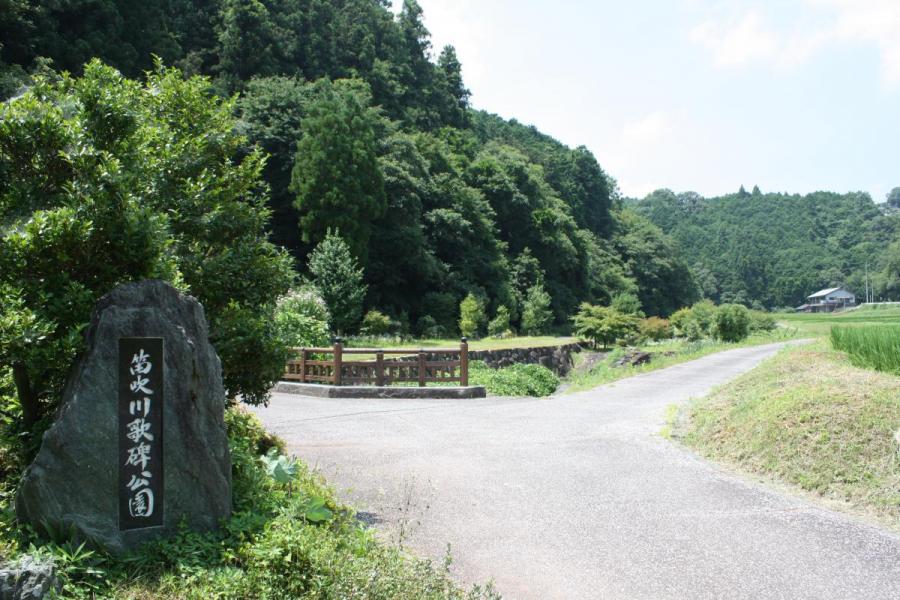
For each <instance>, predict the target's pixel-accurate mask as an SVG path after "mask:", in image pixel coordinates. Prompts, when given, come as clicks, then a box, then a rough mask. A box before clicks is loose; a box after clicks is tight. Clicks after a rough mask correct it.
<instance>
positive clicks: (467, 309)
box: [459, 294, 487, 338]
mask: <svg viewBox="0 0 900 600" xmlns="http://www.w3.org/2000/svg"><path fill="white" fill-rule="evenodd" d="M486 319H487V317H486V316H485V314H484V303H483V302H482V301H481V300H479V299H478V298H476V297H475V296H474V295H473V294H469V295H468V296H466V297H465V298H464V299H463V301H462V302H460V303H459V331H460V333H462V335H463V337H470V338H475V337H478V335H479V333H481V328H482V326H483V325H484V322H485V320H486Z"/></svg>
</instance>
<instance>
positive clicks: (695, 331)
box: [669, 300, 719, 342]
mask: <svg viewBox="0 0 900 600" xmlns="http://www.w3.org/2000/svg"><path fill="white" fill-rule="evenodd" d="M718 310H719V309H718V308H717V307H716V305H715V304H713V302H712V301H711V300H701V301H699V302H696V303H695V304H694V305H693V306H691V307H690V308H681V309H679V310H677V311H675V312H674V313H672V315H671V316H670V317H669V323H671V325H672V326H673V327H674V329H675V334H676V335H678V336H680V337H683V338H687V339H688V340H690V341H692V342H696V341H699V340H702V339H704V338H712V337H715V336H716V316H717V314H718Z"/></svg>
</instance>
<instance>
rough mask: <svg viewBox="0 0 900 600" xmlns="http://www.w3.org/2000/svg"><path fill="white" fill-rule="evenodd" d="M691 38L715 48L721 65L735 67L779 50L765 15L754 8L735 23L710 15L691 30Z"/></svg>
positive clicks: (716, 62)
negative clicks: (714, 18) (763, 17)
mask: <svg viewBox="0 0 900 600" xmlns="http://www.w3.org/2000/svg"><path fill="white" fill-rule="evenodd" d="M691 40H693V41H694V42H697V43H698V44H701V45H703V46H706V47H707V48H709V49H710V50H712V52H713V56H714V58H713V60H714V62H715V64H716V65H717V66H720V67H731V66H738V65H743V64H746V63H749V62H753V61H756V60H762V59H771V58H772V57H774V56H775V55H777V53H778V41H777V40H776V38H775V35H774V34H773V33H772V32H771V31H767V30H766V29H765V25H764V23H763V19H762V17H761V16H760V15H759V14H758V13H756V12H755V11H750V12H747V13H746V14H744V15H743V16H742V17H740V18H739V19H738V20H736V21H734V22H731V23H722V22H720V21H716V20H713V19H710V20H708V21H706V22H704V23H701V24H700V25H698V26H696V27H695V28H694V29H693V30H691Z"/></svg>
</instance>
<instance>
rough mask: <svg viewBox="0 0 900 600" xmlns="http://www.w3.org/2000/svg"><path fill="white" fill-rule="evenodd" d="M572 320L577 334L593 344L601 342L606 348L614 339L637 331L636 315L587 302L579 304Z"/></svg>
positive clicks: (624, 337)
mask: <svg viewBox="0 0 900 600" xmlns="http://www.w3.org/2000/svg"><path fill="white" fill-rule="evenodd" d="M572 321H573V323H574V324H575V333H576V334H577V335H578V336H580V337H581V338H583V339H586V340H590V341H591V342H593V343H594V345H598V344H603V347H604V348H608V347H609V346H610V344H613V343H615V342H616V340H620V339H622V340H624V339H626V338H628V337H630V336H632V335H634V334H637V333H638V320H637V318H636V317H633V316H631V315H626V314H624V313H621V312H619V311H618V310H616V309H614V308H610V307H607V306H594V305H592V304H588V303H587V302H585V303H583V304H582V305H581V307H580V308H579V309H578V314H576V315H575V316H574V317H572Z"/></svg>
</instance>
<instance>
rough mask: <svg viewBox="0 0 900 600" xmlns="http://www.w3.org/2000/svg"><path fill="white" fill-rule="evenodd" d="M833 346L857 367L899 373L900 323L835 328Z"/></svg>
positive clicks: (832, 334)
mask: <svg viewBox="0 0 900 600" xmlns="http://www.w3.org/2000/svg"><path fill="white" fill-rule="evenodd" d="M831 345H832V346H833V347H834V349H835V350H840V351H842V352H846V353H847V354H848V356H849V357H850V362H851V363H853V364H854V365H855V366H857V367H862V368H866V369H876V370H878V371H884V372H886V373H893V374H895V375H900V326H897V325H869V326H837V327H832V328H831Z"/></svg>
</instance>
